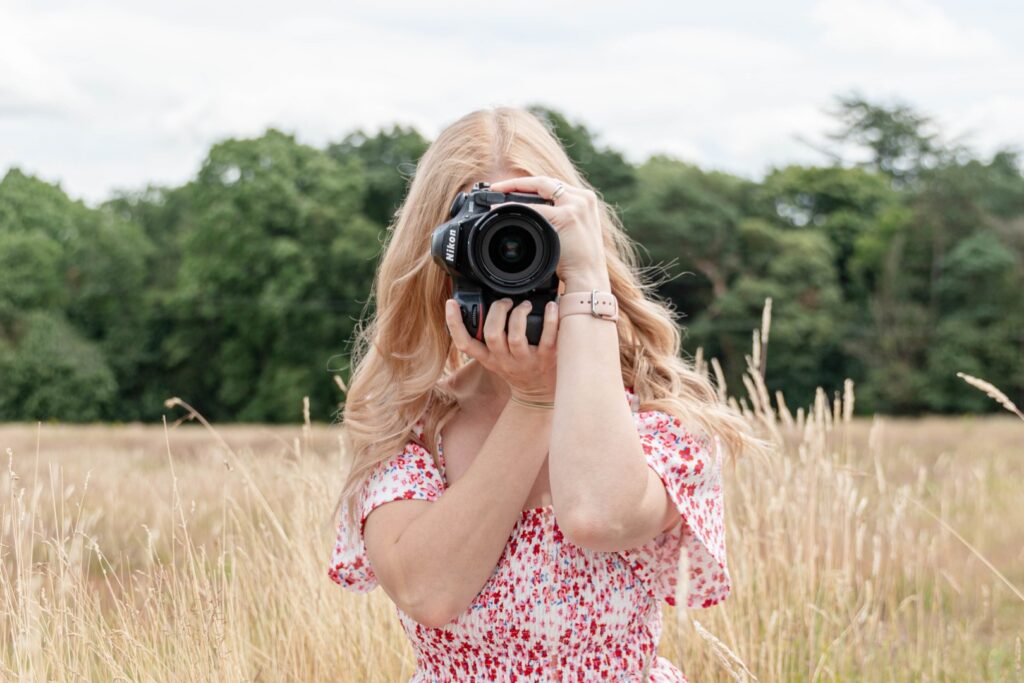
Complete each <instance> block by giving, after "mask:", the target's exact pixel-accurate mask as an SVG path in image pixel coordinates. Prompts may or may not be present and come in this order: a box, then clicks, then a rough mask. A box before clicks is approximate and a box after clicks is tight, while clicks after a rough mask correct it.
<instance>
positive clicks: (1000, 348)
mask: <svg viewBox="0 0 1024 683" xmlns="http://www.w3.org/2000/svg"><path fill="white" fill-rule="evenodd" d="M530 109H531V110H532V111H533V112H534V113H535V114H537V115H538V116H540V117H541V118H543V119H544V120H546V121H547V122H549V123H550V125H551V126H552V128H553V130H554V131H555V132H556V134H557V135H558V136H559V138H560V139H561V140H562V141H563V142H564V143H565V145H566V148H567V150H568V152H569V154H570V156H571V157H572V158H573V161H574V162H575V163H576V164H577V166H578V167H579V168H580V169H581V171H582V172H583V173H584V174H585V175H586V177H587V178H588V179H589V180H590V182H591V183H593V184H594V186H595V187H596V188H598V190H599V191H600V192H601V194H602V195H603V197H604V198H605V199H606V200H607V201H609V202H611V203H612V205H613V206H614V207H615V208H616V210H617V211H618V212H619V215H620V216H621V218H622V221H623V223H624V225H625V227H626V228H627V230H628V232H629V233H630V234H631V235H632V236H633V237H634V238H635V239H636V240H638V241H639V242H640V243H641V244H642V245H643V249H642V253H643V258H644V260H645V267H650V268H652V269H654V270H655V271H657V272H658V273H659V274H660V276H659V279H660V280H662V282H661V284H660V285H659V292H660V293H661V294H662V295H664V296H665V297H667V298H669V299H670V300H671V301H672V303H673V305H674V306H675V308H677V309H678V310H679V311H680V312H682V313H683V314H684V318H683V320H682V323H683V325H684V327H685V339H686V341H685V347H686V351H685V352H686V353H687V354H693V353H695V352H696V349H697V347H698V346H703V347H704V354H705V357H710V356H716V357H718V359H719V360H720V361H721V363H722V366H723V368H724V370H725V374H726V378H727V380H728V381H729V383H730V386H731V387H733V390H734V391H735V389H736V386H737V385H738V384H740V382H739V377H740V375H741V373H742V371H743V368H744V365H745V362H744V354H745V353H749V349H750V337H751V331H752V330H753V329H756V328H759V326H760V318H761V312H762V308H763V306H764V302H765V299H766V298H767V297H771V298H772V301H773V310H772V327H771V338H770V343H769V349H770V358H769V359H768V363H767V369H766V380H767V382H768V386H769V387H770V388H772V389H778V390H781V391H782V392H783V393H784V394H785V396H786V398H787V401H788V402H789V404H790V405H791V406H792V405H806V404H807V403H809V402H810V401H811V400H812V398H813V393H814V390H815V387H817V386H821V387H822V388H824V389H825V390H826V391H828V392H832V391H836V390H839V389H841V387H842V382H843V380H844V379H845V378H847V377H849V378H851V379H853V380H854V381H855V382H856V383H857V408H858V412H861V413H871V412H882V413H889V414H917V413H923V412H934V413H959V412H986V411H990V410H994V409H995V408H996V407H997V406H994V404H993V402H991V401H989V400H988V399H987V398H986V397H985V396H984V395H982V394H981V393H980V392H977V391H972V390H968V389H965V386H964V384H963V383H962V381H961V380H959V379H958V378H957V377H956V375H955V373H956V372H957V371H963V372H966V373H968V374H972V375H976V376H980V377H984V378H987V379H989V380H990V381H993V382H994V383H996V384H998V385H999V386H1000V387H1001V388H1002V389H1003V390H1004V391H1005V392H1006V393H1007V394H1008V395H1010V396H1011V397H1014V399H1015V400H1018V399H1024V304H1022V303H1021V289H1022V285H1024V176H1022V171H1021V162H1020V158H1019V156H1018V153H1017V151H1016V150H1014V149H1013V148H1010V147H1004V148H1002V149H1000V150H999V151H997V152H996V153H994V154H992V155H991V156H988V157H983V156H982V155H980V154H978V153H976V152H974V151H973V150H972V149H970V148H969V147H967V146H965V145H963V144H960V143H956V142H950V141H947V140H945V139H944V138H943V137H942V135H941V134H940V132H936V131H935V130H934V124H933V122H932V121H931V120H930V119H929V118H928V117H927V116H924V115H922V114H921V113H919V112H917V111H915V110H914V109H912V108H910V107H908V106H907V105H904V104H891V103H877V102H872V101H869V100H867V99H865V98H864V97H862V96H860V95H858V94H853V95H848V96H840V97H837V98H836V101H835V104H834V110H833V112H832V114H833V116H834V120H835V126H836V127H835V130H834V131H833V132H831V133H829V134H828V135H827V136H826V139H825V140H824V141H822V142H820V143H816V144H817V145H818V147H819V149H820V151H821V153H822V157H823V162H822V163H820V164H808V165H797V164H791V165H786V166H780V167H773V168H771V169H770V170H769V172H768V173H767V174H766V175H765V177H764V178H763V179H761V180H751V179H747V178H743V177H739V176H736V175H732V174H729V173H724V172H720V171H713V170H706V169H702V168H700V167H698V166H696V165H694V164H690V163H687V162H685V161H683V160H680V159H678V158H674V157H671V156H668V155H663V154H656V155H653V156H650V157H649V158H648V159H647V160H646V161H643V162H642V163H640V164H631V163H629V162H628V161H626V160H625V158H624V156H623V154H622V153H621V152H620V151H618V150H616V149H613V148H611V147H608V146H606V145H603V144H601V143H600V142H599V141H598V138H597V136H596V135H595V134H594V133H593V132H592V131H591V130H590V129H588V128H587V126H586V125H585V124H583V123H580V122H574V121H570V120H568V119H567V118H566V117H565V116H564V115H562V114H561V113H559V112H558V111H555V110H553V109H551V108H548V107H545V106H541V105H535V106H532V107H530ZM428 144H429V141H428V140H427V139H425V138H424V137H423V136H422V135H421V134H420V133H419V132H418V131H416V130H415V129H412V128H408V127H404V126H400V125H393V126H390V127H384V128H381V129H379V130H377V131H376V132H365V131H363V130H361V129H360V130H356V131H353V132H351V133H349V134H348V135H347V136H345V137H344V139H342V140H340V141H338V142H335V143H331V144H328V145H326V146H324V147H322V148H317V147H313V146H310V145H307V144H302V143H300V142H298V141H297V140H296V139H295V137H294V136H293V135H290V134H287V133H285V132H282V131H279V130H276V129H268V130H267V131H266V132H265V133H264V134H263V135H262V136H261V137H258V138H254V139H226V140H223V141H221V142H219V143H217V144H215V145H214V146H213V147H212V148H211V149H210V151H209V153H208V155H207V156H206V158H205V160H204V161H203V162H202V164H201V167H200V168H199V170H198V172H197V174H196V175H195V177H194V178H192V179H191V180H189V181H188V182H187V183H185V184H183V185H181V186H178V187H160V186H152V185H150V186H147V187H146V188H145V189H143V190H136V191H128V192H118V193H116V194H115V195H114V196H113V197H112V198H111V199H109V200H108V201H106V202H104V203H103V204H102V205H100V206H98V207H96V208H91V207H88V206H86V205H85V204H83V203H82V202H80V201H76V200H73V199H71V198H69V197H68V196H67V194H66V193H65V192H64V191H63V190H62V189H61V188H60V187H59V185H54V184H50V183H47V182H45V181H43V180H41V179H39V178H36V177H33V176H31V175H28V174H25V173H23V172H22V171H20V170H18V169H17V168H12V169H10V170H9V171H8V172H7V173H6V175H5V176H4V178H3V180H2V181H0V420H63V421H92V420H105V421H130V420H143V421H151V420H159V419H160V415H161V414H162V412H163V410H164V406H163V402H164V400H165V399H166V398H168V397H170V396H180V397H181V398H182V399H184V400H186V401H188V402H189V403H190V404H192V405H193V406H194V407H196V408H197V409H198V410H199V411H200V412H202V413H203V414H204V415H205V416H206V417H208V418H209V419H213V420H218V421H232V420H235V421H257V422H291V421H295V420H299V419H301V416H302V399H303V397H304V396H309V397H310V406H311V411H312V415H313V418H314V419H320V420H327V421H329V420H333V419H335V418H336V416H337V411H338V408H339V404H340V402H342V401H343V400H344V395H343V393H342V392H340V391H339V387H338V386H337V384H336V383H335V382H334V381H332V375H334V374H338V375H340V376H341V378H342V380H343V381H347V378H348V371H349V368H348V363H347V352H348V348H349V342H350V340H351V335H352V332H353V329H354V326H355V324H356V321H357V319H358V318H359V316H360V315H361V314H363V312H364V307H365V304H366V303H367V297H368V293H369V289H370V283H371V280H372V276H373V272H374V269H375V265H376V259H377V258H378V257H379V255H380V250H381V244H382V239H383V235H384V233H385V231H386V229H387V226H388V224H389V222H390V221H391V219H392V216H393V214H394V211H395V209H396V208H397V206H398V205H399V203H400V202H401V200H402V198H403V197H404V194H405V190H406V187H407V184H408V180H409V178H410V177H411V175H412V173H413V170H414V169H415V164H416V162H417V160H418V159H419V157H420V155H422V153H423V152H424V151H425V149H426V148H427V145H428ZM371 303H372V302H371ZM1018 403H1021V404H1024V400H1018Z"/></svg>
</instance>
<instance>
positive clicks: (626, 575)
mask: <svg viewBox="0 0 1024 683" xmlns="http://www.w3.org/2000/svg"><path fill="white" fill-rule="evenodd" d="M625 392H626V400H627V401H628V402H629V404H630V407H631V410H632V412H633V417H634V419H635V422H636V426H637V430H638V433H639V435H640V439H641V443H642V445H643V451H644V454H645V455H646V457H647V463H648V465H649V466H650V467H651V468H653V469H654V471H655V472H657V474H658V475H659V476H660V477H661V479H662V481H663V482H664V483H665V487H666V490H667V491H668V494H669V496H670V498H671V499H672V501H673V502H674V503H675V506H676V508H677V509H678V511H679V514H680V516H681V517H682V523H681V524H677V525H675V526H674V527H673V528H672V530H670V531H667V532H662V533H661V534H659V535H658V536H656V537H654V538H653V539H651V540H650V541H648V542H647V543H645V544H644V545H642V546H638V547H636V548H632V549H629V550H622V551H618V552H597V551H593V550H589V549H587V548H581V547H579V546H576V545H574V544H572V543H571V542H569V541H568V540H567V539H565V538H564V537H563V536H562V531H561V529H560V528H559V525H558V521H557V519H556V516H555V511H554V509H553V507H552V506H550V505H548V506H544V507H538V508H533V509H530V510H524V511H522V513H521V515H520V518H519V520H518V521H517V522H516V524H515V526H514V528H513V530H512V533H511V535H510V537H509V539H508V543H507V544H506V546H505V549H504V551H503V552H502V554H501V557H500V559H499V561H498V563H497V565H496V566H495V567H494V571H493V572H492V574H491V576H490V578H489V579H488V580H487V582H486V583H485V584H484V586H483V587H482V588H481V589H480V592H479V593H478V594H477V595H476V597H475V598H474V599H473V602H472V603H471V604H470V605H469V607H468V608H467V609H466V611H465V612H463V613H462V614H461V615H459V616H458V617H457V618H455V619H454V620H452V621H450V622H449V623H447V624H445V625H444V626H442V627H440V628H430V627H427V626H424V625H422V624H420V623H418V622H416V621H415V620H413V619H412V618H411V617H409V616H408V615H407V614H405V613H404V612H403V611H402V610H401V609H400V608H397V606H396V609H397V612H398V618H399V620H400V621H401V624H402V627H403V628H404V630H405V632H406V635H407V636H408V638H409V640H410V642H411V644H412V647H413V651H414V652H415V655H416V671H415V673H414V674H413V676H412V678H411V679H410V680H409V683H428V682H429V683H449V682H456V681H458V682H459V683H463V682H470V683H475V682H483V681H521V682H526V681H561V682H566V681H576V682H582V681H630V682H647V683H651V682H655V683H669V682H671V683H680V682H683V683H685V681H686V678H685V677H684V676H683V674H682V672H681V671H680V670H679V669H677V668H676V667H675V666H674V665H673V664H672V663H671V662H669V661H668V660H667V659H665V658H664V657H661V656H658V655H657V654H656V650H657V647H658V641H659V639H660V636H661V630H662V619H661V605H662V603H663V602H664V603H667V604H669V605H675V604H676V601H675V593H676V582H677V570H678V567H679V560H680V556H681V553H684V552H685V553H686V555H687V558H688V565H687V566H688V567H689V577H688V578H689V583H688V586H687V588H686V590H685V593H684V594H683V595H685V600H686V604H687V606H688V607H691V608H692V607H708V606H710V605H714V604H716V603H718V602H719V601H721V600H723V599H724V598H725V597H726V596H727V595H728V594H729V590H730V578H729V572H728V569H727V568H726V557H725V533H724V523H723V522H724V519H723V507H722V480H721V457H720V454H719V450H720V449H719V448H713V447H712V443H711V441H710V440H709V439H708V438H707V436H706V435H705V434H704V433H703V432H701V434H700V437H698V436H697V435H694V434H692V433H690V432H689V431H687V430H686V429H684V428H683V427H682V426H681V424H680V422H679V420H678V419H677V418H675V417H673V416H671V415H668V414H667V413H664V412H661V411H657V410H647V411H640V410H639V409H638V407H639V401H638V399H637V398H636V395H635V394H634V393H633V391H632V389H630V388H629V387H625ZM413 431H414V432H415V435H416V437H417V439H418V440H419V441H420V443H423V433H424V432H423V423H422V419H421V420H420V421H418V422H417V423H416V425H415V426H414V428H413ZM717 443H718V442H717V440H716V441H715V444H716V445H717ZM438 455H439V461H440V463H441V469H440V471H439V470H438V468H437V467H435V466H434V463H433V459H432V458H431V457H430V453H429V451H428V450H427V449H426V448H424V447H422V446H420V445H419V444H417V443H416V442H415V441H413V440H410V441H409V442H408V443H407V445H406V447H405V449H404V450H403V451H402V452H401V453H398V454H396V455H394V456H393V457H391V458H390V459H386V460H384V461H382V462H381V463H379V464H378V465H377V467H376V468H375V469H374V470H373V471H372V473H371V475H370V477H369V478H368V479H367V481H366V483H365V484H364V486H363V487H362V489H361V493H360V505H359V509H361V519H360V522H359V524H358V525H355V524H352V523H351V522H349V521H347V520H346V515H344V514H342V516H341V519H340V520H339V524H338V531H337V537H336V543H335V546H334V551H333V556H332V558H331V564H330V569H329V571H328V574H329V576H330V577H331V579H333V580H334V581H335V582H337V583H338V584H339V585H341V586H343V587H345V588H347V589H349V590H353V591H356V592H359V593H365V592H367V591H370V590H373V589H374V588H375V587H377V585H378V583H377V578H376V576H375V575H374V573H373V568H372V567H371V566H370V563H369V560H368V559H367V556H366V547H365V546H364V544H363V540H362V528H363V523H364V522H365V520H366V516H367V515H368V514H369V513H370V512H371V511H372V510H373V509H374V508H376V507H377V506H379V505H383V504H385V503H388V502H390V501H394V500H406V499H415V500H429V501H436V500H437V499H438V498H439V497H440V496H441V495H442V494H443V492H444V488H445V481H444V475H443V470H444V451H443V444H442V442H441V439H440V437H439V438H438ZM644 672H646V673H644Z"/></svg>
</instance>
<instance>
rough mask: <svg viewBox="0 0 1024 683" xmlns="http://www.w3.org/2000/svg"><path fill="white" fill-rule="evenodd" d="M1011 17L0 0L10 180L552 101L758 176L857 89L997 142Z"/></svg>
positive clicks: (615, 134) (805, 152) (66, 184)
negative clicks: (19, 174)
mask: <svg viewBox="0 0 1024 683" xmlns="http://www.w3.org/2000/svg"><path fill="white" fill-rule="evenodd" d="M1022 30H1024V3H1021V2H1019V0H1012V1H1011V0H989V1H978V0H975V1H973V2H966V1H959V2H953V1H952V0H890V1H888V2H885V1H882V0H807V1H798V0H776V1H775V2H771V3H765V2H763V1H756V2H755V1H752V0H750V1H746V0H745V1H738V0H737V1H728V0H722V1H719V2H714V3H707V2H701V3H694V2H692V1H685V0H678V1H676V2H650V1H648V0H630V1H629V2H607V3H600V2H575V1H572V2H570V1H563V2H559V1H557V0H547V1H545V2H534V1H533V0H520V1H519V2H517V3H502V2H496V3H472V4H470V3H458V2H450V1H448V0H435V1H432V2H423V1H419V2H417V1H413V0H403V1H393V0H376V1H374V2H350V1H347V0H333V1H331V2H327V1H316V2H310V1H298V0H297V1H293V2H287V3H286V2H260V1H259V0H247V1H246V2H241V1H239V0H224V1H220V2H218V1H215V0H203V1H202V2H200V1H199V0H175V1H174V2H160V3H157V2H152V1H151V0H133V1H132V2H126V1H121V0H117V1H115V0H89V2H81V1H79V2H65V1H63V0H61V1H58V0H0V176H2V175H3V173H5V172H6V170H7V169H8V168H10V167H13V166H17V167H19V168H21V169H22V170H23V171H25V172H28V173H32V174H35V175H38V176H39V177H41V178H43V179H45V180H47V181H49V182H55V183H59V184H60V186H61V187H62V188H63V189H64V190H65V191H66V192H68V193H69V194H70V195H71V196H72V197H74V198H76V199H82V200H84V201H85V202H86V203H88V204H90V205H96V204H97V203H99V202H100V201H102V200H104V199H107V198H109V197H111V196H112V195H113V193H114V192H117V191H131V190H138V189H142V188H144V187H145V186H146V185H147V184H150V183H152V184H157V185H177V184H181V183H183V182H185V181H187V180H188V179H189V178H191V177H193V176H194V175H195V173H196V171H197V170H198V168H199V166H200V164H201V162H202V160H203V158H204V156H205V155H206V153H207V151H208V150H209V147H210V145H212V144H213V143H215V142H217V141H218V140H221V139H224V138H227V137H252V136H258V135H260V134H261V133H262V132H263V131H264V130H265V129H266V128H267V127H271V126H273V127H276V128H279V129H281V130H285V131H287V132H289V133H293V134H294V135H295V136H296V138H297V139H298V140H300V141H301V142H305V143H308V144H312V145H316V146H323V145H325V144H327V143H328V142H331V141H336V140H340V139H341V138H343V137H344V136H345V135H346V134H348V133H350V132H352V131H354V130H356V129H362V130H364V131H366V132H371V133H372V132H376V131H377V130H378V129H380V128H381V127H390V126H391V125H392V124H395V123H399V124H403V125H411V126H415V127H416V128H417V129H418V130H419V131H420V132H421V133H422V134H423V135H424V136H426V137H427V138H428V139H430V138H433V137H434V136H435V135H436V134H437V133H438V131H440V130H441V129H442V128H443V127H444V126H445V125H447V124H448V123H450V122H452V121H454V120H455V119H457V118H458V117H460V116H461V115H463V114H465V113H467V112H469V111H472V110H474V109H478V108H481V107H487V106H495V105H513V106H528V105H531V104H542V105H545V106H548V107H551V108H554V109H557V110H558V111H560V112H561V113H563V114H564V115H566V116H567V117H568V118H569V119H570V120H571V121H574V122H577V123H582V124H584V125H586V126H587V127H588V128H589V129H590V130H592V131H593V132H595V133H596V134H597V141H598V143H599V144H603V145H608V146H611V147H613V148H615V149H618V150H619V151H621V152H622V153H623V154H625V156H626V158H627V159H629V160H630V161H633V162H636V163H639V162H641V161H643V160H644V159H646V158H647V157H648V156H649V155H651V154H654V153H665V154H670V155H673V156H676V157H678V158H680V159H683V160H685V161H689V162H692V163H697V164H700V165H701V166H703V167H705V168H709V169H710V168H713V169H719V170H724V171H729V172H732V173H736V174H739V175H743V176H746V177H750V178H755V179H756V178H760V177H762V176H763V175H764V173H766V172H767V171H769V170H770V169H771V168H772V167H773V166H780V165H784V164H786V163H824V162H825V157H823V156H822V154H821V153H819V152H816V151H815V150H814V148H813V145H814V143H817V142H820V141H822V140H824V139H825V138H824V136H825V134H826V133H827V132H828V131H830V130H834V129H835V127H836V126H835V121H834V119H832V118H830V116H829V114H828V110H829V109H830V108H833V107H834V105H835V97H836V95H838V94H846V93H850V92H853V91H857V92H860V93H861V94H863V95H865V96H867V97H868V98H870V99H874V100H877V101H880V102H887V103H893V102H897V101H899V102H903V103H906V104H909V105H911V106H913V107H915V108H916V109H917V110H919V111H920V112H921V113H924V114H927V115H929V116H931V117H933V119H934V120H935V122H936V124H937V125H938V127H939V129H941V130H942V131H943V132H944V133H945V135H946V137H947V138H958V139H959V140H960V141H962V142H965V143H967V144H970V145H971V146H973V147H974V148H975V149H976V150H978V151H979V152H980V153H982V154H990V153H991V152H993V151H995V150H996V149H998V148H1000V147H1003V146H1015V147H1017V146H1024V123H1022V122H1024V48H1022V46H1021V42H1022V38H1021V34H1022ZM808 143H811V144H808Z"/></svg>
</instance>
